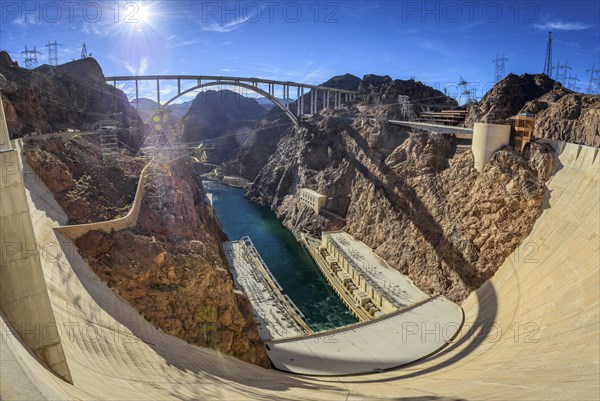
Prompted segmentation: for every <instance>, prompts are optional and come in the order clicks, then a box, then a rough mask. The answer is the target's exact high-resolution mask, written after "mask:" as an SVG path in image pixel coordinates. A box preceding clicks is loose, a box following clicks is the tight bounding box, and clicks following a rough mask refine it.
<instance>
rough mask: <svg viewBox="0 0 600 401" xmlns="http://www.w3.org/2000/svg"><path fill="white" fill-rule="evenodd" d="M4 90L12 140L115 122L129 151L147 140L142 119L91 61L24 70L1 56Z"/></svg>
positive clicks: (125, 97)
mask: <svg viewBox="0 0 600 401" xmlns="http://www.w3.org/2000/svg"><path fill="white" fill-rule="evenodd" d="M0 74H1V75H2V76H0V88H1V95H2V99H3V103H4V109H5V110H4V111H5V114H6V120H7V121H6V122H7V124H8V131H9V133H10V134H11V136H12V137H21V136H23V135H24V134H29V133H31V132H39V133H47V132H55V131H60V130H64V129H67V128H73V129H80V130H89V129H92V127H93V125H94V123H96V122H98V121H103V120H114V121H117V122H118V123H119V126H120V129H119V131H118V132H117V136H118V138H119V140H120V141H121V143H122V144H124V145H125V148H128V149H130V150H132V151H135V150H137V149H138V148H139V146H140V144H141V142H142V141H143V137H144V127H143V124H142V121H141V119H140V118H139V116H138V115H137V113H136V111H135V109H133V108H132V107H131V106H130V105H129V102H128V99H127V96H126V95H125V94H124V93H123V92H122V91H121V90H119V89H116V88H114V87H113V86H111V85H108V84H107V83H106V81H105V78H104V74H103V73H102V69H101V68H100V65H99V64H98V63H97V62H96V60H94V59H93V58H91V57H88V58H85V59H81V60H76V61H73V62H69V63H66V64H62V65H59V66H57V67H51V66H48V65H43V66H40V67H38V68H36V69H34V70H28V69H24V68H20V67H19V65H18V64H17V63H16V62H13V61H12V60H11V58H10V56H9V55H8V53H6V52H0Z"/></svg>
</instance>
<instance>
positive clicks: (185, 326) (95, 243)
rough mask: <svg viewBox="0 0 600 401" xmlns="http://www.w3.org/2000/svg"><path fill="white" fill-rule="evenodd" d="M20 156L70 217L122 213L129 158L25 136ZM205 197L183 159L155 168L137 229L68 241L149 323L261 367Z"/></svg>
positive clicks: (133, 165) (127, 197)
mask: <svg viewBox="0 0 600 401" xmlns="http://www.w3.org/2000/svg"><path fill="white" fill-rule="evenodd" d="M25 155H26V159H27V161H28V163H29V164H30V165H31V166H32V167H33V169H34V171H36V172H37V173H38V175H39V176H40V178H41V179H42V180H43V181H44V183H45V184H46V185H47V186H48V188H49V189H50V190H51V191H52V193H53V194H54V196H55V198H56V199H57V201H58V202H59V204H60V205H61V206H62V207H63V209H64V210H65V212H66V214H67V215H68V217H69V220H70V222H71V223H86V222H90V221H101V220H106V219H112V218H115V217H118V216H120V215H124V214H126V213H127V212H128V211H129V209H130V207H131V204H132V202H133V198H134V195H135V190H136V187H137V184H138V180H139V174H140V172H141V169H142V167H143V165H142V164H143V163H142V162H140V161H139V160H137V159H135V158H133V157H130V156H127V155H119V156H118V157H117V158H113V159H110V160H108V159H102V158H101V157H100V153H99V149H98V147H97V146H96V145H95V144H94V143H89V142H88V141H87V140H85V139H73V140H71V141H69V142H67V143H66V144H65V143H63V142H62V140H61V139H60V138H54V139H47V140H36V141H34V142H33V141H32V142H29V143H27V144H26V147H25ZM204 196H205V194H204V190H203V188H202V182H201V181H200V179H199V177H198V176H197V175H196V174H194V173H193V168H192V166H190V165H189V164H188V163H185V162H183V161H182V159H180V161H179V162H177V163H175V164H173V165H163V166H161V168H158V167H157V168H156V172H155V174H153V178H152V180H151V181H150V182H149V183H148V184H147V191H146V196H145V198H144V200H143V204H142V210H141V212H140V215H139V218H138V224H137V226H136V227H134V228H133V229H131V230H124V231H118V232H113V233H110V234H107V233H102V232H97V231H96V232H90V233H88V234H87V235H85V236H83V237H81V238H79V239H78V240H77V241H76V245H77V246H78V248H79V252H80V253H81V255H82V256H83V257H84V258H86V259H87V261H88V263H89V264H90V266H91V267H92V269H94V271H95V272H96V273H97V274H98V276H99V277H100V278H101V279H102V280H103V281H105V282H106V283H107V284H108V286H110V287H111V288H112V289H113V290H114V291H115V292H116V293H118V294H119V295H120V296H122V297H123V298H124V299H126V300H127V301H129V302H130V303H131V305H132V306H133V307H134V308H136V309H137V311H138V312H140V313H141V314H142V315H143V316H145V317H146V319H148V320H149V321H150V322H152V323H153V324H155V325H156V326H157V327H159V328H161V329H162V330H164V331H165V332H168V333H170V334H173V335H175V336H178V337H180V338H182V339H184V340H186V341H188V342H190V343H193V344H197V345H200V346H205V347H211V348H214V349H216V350H219V351H221V352H223V353H225V354H228V355H232V356H235V357H238V358H240V359H243V360H245V361H248V362H250V363H255V364H257V365H260V366H263V367H269V366H270V364H269V360H268V357H267V355H266V352H265V349H264V345H263V344H262V342H261V341H260V338H259V336H258V331H257V329H256V326H255V324H254V317H253V312H252V308H251V306H250V303H249V301H248V299H247V298H246V297H245V295H243V294H242V293H240V292H238V291H236V290H235V289H234V287H233V280H232V278H231V276H230V274H229V272H228V269H227V261H226V259H225V256H224V254H223V252H222V248H221V242H222V241H223V240H224V239H225V236H224V234H223V233H222V231H221V230H220V228H219V226H218V223H217V221H216V220H215V219H214V218H213V217H212V214H211V212H210V211H209V210H208V208H207V206H206V205H205V204H204V203H203V199H204ZM133 329H134V330H135V328H133Z"/></svg>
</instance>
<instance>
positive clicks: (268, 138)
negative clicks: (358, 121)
mask: <svg viewBox="0 0 600 401" xmlns="http://www.w3.org/2000/svg"><path fill="white" fill-rule="evenodd" d="M321 86H324V87H329V88H338V89H346V90H355V91H358V92H359V98H358V100H356V101H355V102H353V104H354V105H356V106H358V107H360V108H363V109H364V108H369V107H373V105H374V104H377V105H378V106H380V105H382V104H384V105H386V111H385V112H384V114H385V113H387V118H391V119H400V117H401V110H400V107H399V106H398V103H397V102H398V95H400V94H405V95H408V96H410V98H411V100H412V101H413V105H414V107H415V110H414V111H415V112H417V111H418V109H419V105H420V104H421V102H422V101H425V100H424V99H427V102H428V103H430V104H431V105H434V106H439V107H442V108H445V107H455V106H457V103H456V101H455V100H454V99H451V98H449V97H447V96H445V95H444V94H443V93H441V92H440V91H438V90H436V89H433V88H431V87H429V86H427V85H424V84H423V83H421V82H418V81H414V80H407V81H403V80H393V79H392V78H390V77H389V76H378V75H365V76H364V77H363V79H360V78H358V77H356V76H354V75H352V74H345V75H339V76H335V77H333V78H331V79H329V80H327V81H326V82H324V83H323V84H321ZM318 95H319V96H318V97H317V102H318V103H319V107H322V103H323V94H322V93H321V92H319V94H318ZM304 97H305V106H306V107H307V109H306V110H305V111H306V112H308V103H309V100H310V92H309V93H306V94H305V95H304ZM290 109H291V110H292V112H295V110H296V103H295V102H294V103H292V104H291V105H290ZM354 111H355V112H358V110H354ZM322 113H327V112H323V111H321V114H322ZM290 129H291V124H290V123H289V120H288V119H287V118H286V116H285V115H284V114H283V113H282V112H281V111H280V110H278V109H273V110H271V111H270V112H269V114H268V115H267V117H266V118H265V120H263V121H262V122H261V123H260V125H259V126H257V128H256V129H255V130H254V131H253V132H252V133H251V134H250V135H249V136H248V138H247V139H246V141H245V143H244V144H243V145H242V147H241V148H240V151H239V153H238V155H237V157H236V159H235V160H233V161H232V162H231V163H228V164H227V165H226V166H225V168H224V169H225V171H226V172H227V173H230V174H235V175H239V176H242V177H244V178H246V179H249V180H251V181H252V180H254V178H255V177H256V175H257V174H258V172H259V171H260V170H261V169H262V168H263V167H264V166H265V165H266V164H267V161H268V160H269V157H270V156H271V155H272V154H273V153H274V152H275V151H276V149H277V145H278V143H279V140H280V139H281V138H282V137H283V135H284V134H286V133H287V132H288V130H290ZM394 130H396V131H403V132H404V131H405V130H400V129H394Z"/></svg>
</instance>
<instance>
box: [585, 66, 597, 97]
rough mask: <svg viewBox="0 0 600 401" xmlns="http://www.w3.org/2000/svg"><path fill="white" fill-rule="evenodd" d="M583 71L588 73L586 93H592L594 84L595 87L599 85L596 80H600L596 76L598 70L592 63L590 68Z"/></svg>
mask: <svg viewBox="0 0 600 401" xmlns="http://www.w3.org/2000/svg"><path fill="white" fill-rule="evenodd" d="M585 72H587V73H589V74H590V80H589V83H588V87H587V93H593V92H592V91H593V89H594V86H596V87H598V86H600V83H599V82H598V81H600V76H598V78H596V75H598V73H599V72H600V70H597V69H596V64H592V69H591V70H586V71H585Z"/></svg>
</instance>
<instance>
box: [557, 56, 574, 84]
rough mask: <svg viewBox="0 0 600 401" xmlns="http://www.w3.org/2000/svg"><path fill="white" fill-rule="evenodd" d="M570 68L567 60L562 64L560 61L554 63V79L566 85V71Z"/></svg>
mask: <svg viewBox="0 0 600 401" xmlns="http://www.w3.org/2000/svg"><path fill="white" fill-rule="evenodd" d="M571 69H572V68H571V67H570V66H569V62H568V61H566V62H565V63H564V64H560V61H559V62H558V63H557V64H556V80H557V81H558V82H560V83H561V84H563V85H565V86H567V85H568V82H567V73H568V71H569V70H571Z"/></svg>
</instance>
